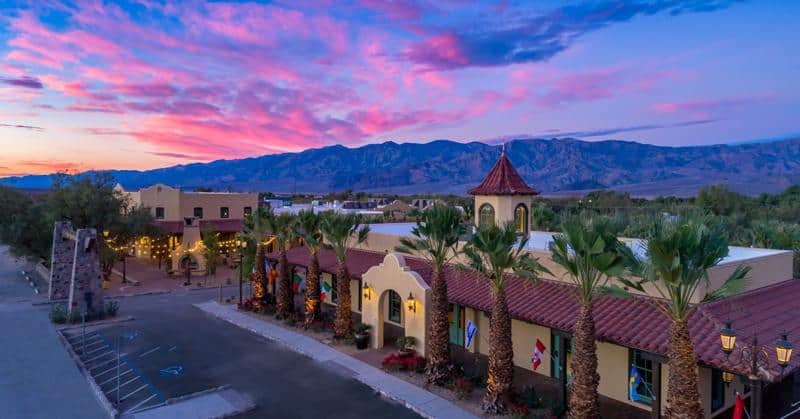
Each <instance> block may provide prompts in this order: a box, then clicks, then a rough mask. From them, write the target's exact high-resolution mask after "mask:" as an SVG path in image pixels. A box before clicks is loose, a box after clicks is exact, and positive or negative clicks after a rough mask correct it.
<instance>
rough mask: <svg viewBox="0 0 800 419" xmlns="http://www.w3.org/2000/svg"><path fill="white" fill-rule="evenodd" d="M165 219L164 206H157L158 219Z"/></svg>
mask: <svg viewBox="0 0 800 419" xmlns="http://www.w3.org/2000/svg"><path fill="white" fill-rule="evenodd" d="M163 219H164V207H156V220H163Z"/></svg>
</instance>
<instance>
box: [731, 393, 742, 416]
mask: <svg viewBox="0 0 800 419" xmlns="http://www.w3.org/2000/svg"><path fill="white" fill-rule="evenodd" d="M733 419H744V401H742V397H741V396H739V393H736V403H735V404H734V405H733Z"/></svg>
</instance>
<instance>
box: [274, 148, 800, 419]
mask: <svg viewBox="0 0 800 419" xmlns="http://www.w3.org/2000/svg"><path fill="white" fill-rule="evenodd" d="M470 192H471V193H472V194H473V195H474V196H475V208H476V210H475V211H476V217H475V220H476V223H478V224H485V223H498V224H499V223H503V222H506V221H509V220H514V221H515V224H516V225H517V226H518V230H519V233H520V234H527V235H528V237H529V241H528V244H527V245H526V250H527V251H528V252H530V253H531V254H533V255H534V256H535V257H537V258H539V260H540V262H541V263H542V264H544V265H545V266H547V267H548V268H549V269H550V270H551V272H552V273H553V275H552V276H549V277H546V278H544V279H543V280H542V281H540V282H539V283H538V284H536V285H532V284H531V283H529V282H527V281H525V280H523V279H522V278H519V277H516V276H515V275H510V277H509V279H508V282H507V286H506V295H507V299H508V306H509V311H510V314H511V316H512V319H513V320H512V339H513V349H514V363H515V365H516V367H517V369H518V372H519V374H517V375H518V376H522V377H526V376H527V377H529V378H530V379H531V381H532V382H536V383H541V382H546V383H551V384H552V385H555V386H558V387H559V388H561V389H562V390H561V391H565V389H566V383H567V382H568V381H569V374H570V373H571V372H570V369H569V363H570V352H571V350H570V346H571V345H570V339H571V336H572V330H573V327H574V323H575V316H576V314H577V312H578V308H579V307H578V302H577V300H576V298H575V294H574V293H575V287H574V285H572V283H571V282H569V280H568V279H567V278H565V272H564V270H563V268H561V267H560V266H559V265H556V264H555V263H554V262H553V261H552V259H551V258H550V253H549V251H548V245H549V243H550V241H552V237H553V234H554V233H549V232H531V231H529V226H530V225H532V223H531V219H530V205H531V201H532V200H533V199H534V197H535V196H536V195H537V192H536V191H535V190H534V189H533V188H531V187H530V186H528V185H527V184H525V182H524V181H523V180H522V178H521V177H520V176H519V174H518V173H517V172H516V170H514V167H513V166H512V164H511V162H510V161H509V159H508V157H507V156H506V154H505V152H503V153H502V154H501V156H500V159H499V160H498V162H497V164H495V166H494V167H493V168H492V170H491V171H490V172H489V174H488V175H487V176H486V179H485V180H484V181H483V182H482V183H481V184H480V185H479V186H477V187H476V188H474V189H472V190H471V191H470ZM413 226H414V224H413V223H403V224H373V225H371V230H372V231H371V232H370V236H369V239H368V242H367V243H365V244H364V245H362V246H360V247H359V248H353V249H350V251H349V253H348V255H347V267H348V270H349V272H350V274H351V284H350V286H351V293H352V298H353V299H352V303H353V311H354V317H355V318H356V319H360V320H361V321H363V322H365V323H367V324H370V325H371V326H372V337H371V339H372V341H371V346H372V347H373V348H381V347H383V346H384V345H392V344H393V342H394V339H396V338H397V337H398V336H403V335H406V336H414V337H415V338H416V339H417V347H416V349H417V351H418V352H420V353H421V354H422V355H426V354H427V351H428V348H427V341H426V331H427V322H428V320H429V313H428V311H427V308H428V300H429V297H430V280H431V268H430V266H428V264H427V262H425V261H424V260H422V259H420V258H417V257H413V256H411V255H403V254H398V253H395V251H394V249H395V246H396V245H397V244H399V239H400V238H401V237H404V236H410V234H411V229H412V228H413ZM622 240H623V241H624V242H626V243H628V244H629V246H631V247H632V248H633V249H634V250H635V251H638V252H641V251H642V249H643V247H642V246H641V244H642V243H641V240H638V239H622ZM463 244H464V243H463V242H462V245H463ZM287 256H288V261H289V263H290V264H291V265H292V268H293V269H294V270H295V272H296V275H295V281H296V282H297V284H296V285H295V289H296V291H297V292H298V293H302V290H303V288H304V287H303V285H302V282H303V278H304V276H305V275H304V272H305V269H306V267H307V266H308V264H309V258H310V254H309V251H308V249H307V248H305V247H297V248H293V249H291V250H290V251H288V255H287ZM318 257H319V265H320V270H321V272H322V282H323V285H322V289H323V303H324V304H323V305H324V307H327V309H331V308H332V307H334V306H335V305H336V300H337V296H336V294H335V290H336V282H337V278H336V272H337V262H336V257H335V255H334V254H333V252H332V251H330V250H326V249H321V250H320V251H319V255H318ZM792 257H793V255H792V252H790V251H783V250H772V249H752V248H741V247H731V248H730V254H729V255H728V257H726V258H725V259H724V260H723V261H722V262H721V263H720V264H719V265H718V266H716V267H714V268H713V269H711V270H710V271H709V283H708V284H707V285H706V284H704V285H702V286H701V289H698V292H697V295H698V298H697V299H696V301H693V303H695V304H696V306H695V309H694V311H693V313H692V315H691V317H690V320H689V328H690V334H691V336H692V339H693V341H694V346H695V351H696V355H697V358H698V371H699V376H700V393H701V402H702V406H703V409H704V412H705V417H709V418H713V417H729V415H730V408H731V407H732V406H733V403H734V400H735V394H736V393H737V392H738V393H740V394H742V395H743V397H744V398H745V400H746V402H747V403H749V402H750V399H751V398H752V397H753V395H754V394H755V395H756V397H760V396H761V394H762V393H761V388H755V389H754V388H752V387H751V386H750V385H749V381H747V380H746V377H747V376H748V375H749V365H748V364H747V363H746V362H745V361H744V360H742V361H740V360H739V359H738V358H737V357H736V356H735V355H734V356H731V357H727V356H726V355H725V353H723V351H722V349H721V344H720V329H722V328H723V327H724V325H725V322H726V321H728V320H730V321H731V322H732V324H733V326H734V328H736V329H737V332H738V339H737V340H736V342H737V346H738V348H739V349H741V348H742V346H741V345H743V344H745V343H747V342H750V340H751V339H752V338H753V336H754V335H756V334H757V335H758V338H759V339H760V341H761V342H764V343H766V347H765V350H766V351H767V353H768V358H769V360H768V361H767V362H766V363H765V364H764V365H762V366H761V367H760V372H761V377H762V381H761V383H762V384H763V385H764V386H767V389H768V390H770V389H771V390H770V391H782V389H785V388H787V386H788V387H791V385H792V382H793V379H792V377H793V374H794V372H795V371H796V370H797V369H798V366H799V365H800V362H798V358H797V356H796V355H795V356H793V357H792V358H791V360H790V363H789V365H788V367H786V368H785V369H782V368H780V367H779V366H778V364H777V363H776V357H775V346H776V343H775V342H776V340H777V338H778V337H779V336H780V334H781V333H784V332H786V333H788V334H789V336H790V339H791V338H792V337H794V338H795V339H800V306H798V304H797V301H799V300H800V281H798V280H796V279H793V278H792ZM268 258H269V259H271V260H273V261H276V260H277V254H275V253H272V254H269V255H268ZM740 265H748V266H750V267H751V268H752V271H751V273H750V282H749V284H748V286H747V288H746V289H745V290H743V292H741V293H740V294H738V295H735V296H732V297H729V298H726V299H722V300H718V301H715V302H710V303H704V302H702V301H700V300H699V298H702V296H703V295H705V293H706V292H707V291H708V290H711V289H715V288H717V287H718V286H719V285H720V283H721V281H722V280H723V279H724V278H725V277H726V276H727V275H728V274H730V272H731V271H732V270H733V269H735V268H736V267H738V266H740ZM444 278H445V280H446V281H447V283H448V298H449V299H450V312H451V315H450V325H451V326H450V342H451V347H452V349H453V353H454V356H456V358H458V359H462V360H466V361H467V362H474V361H472V360H475V359H477V360H478V361H479V362H485V358H486V356H487V354H488V350H489V342H488V340H487V339H488V337H489V316H490V310H491V301H492V297H491V290H490V288H489V285H488V283H487V281H486V279H485V278H482V277H481V275H480V274H479V273H477V272H475V271H461V270H457V269H455V268H454V267H453V266H449V267H447V268H446V269H445V272H444ZM646 291H647V292H645V293H640V294H638V295H635V296H633V297H632V298H628V299H620V298H616V297H611V296H603V297H600V298H599V299H598V300H597V302H596V303H595V306H594V317H595V322H596V331H597V340H598V341H597V356H598V373H599V375H600V385H599V393H600V396H601V404H602V405H603V406H604V409H607V410H606V412H608V411H609V410H608V409H610V411H612V412H616V413H615V414H618V415H619V416H614V417H622V416H625V417H654V418H657V417H660V415H661V414H663V412H664V409H665V407H666V406H665V400H666V394H667V377H668V365H667V359H666V356H667V340H668V335H669V325H670V322H669V320H668V319H667V317H666V316H665V315H664V314H663V313H661V312H660V311H659V309H658V308H657V307H656V304H654V303H656V302H657V301H658V296H657V295H656V293H655V292H649V290H646ZM470 325H472V326H473V328H471V327H469V326H470ZM470 332H472V333H470ZM537 342H538V343H541V344H542V345H543V346H544V347H545V350H544V351H543V355H542V359H541V360H542V362H541V364H539V365H538V367H536V368H534V366H533V364H532V358H533V356H534V348H535V347H536V345H537ZM634 368H635V370H636V371H637V372H638V375H639V376H640V377H641V380H639V381H636V382H635V384H634V385H631V380H630V373H631V371H632V370H633V369H634ZM727 378H731V380H732V382H730V383H728V382H727V380H726V379H727ZM517 382H519V381H517ZM537 385H538V384H537ZM763 405H764V406H765V407H766V408H769V407H770V405H769V403H768V402H765V403H763ZM623 413H624V415H623ZM608 417H611V416H608Z"/></svg>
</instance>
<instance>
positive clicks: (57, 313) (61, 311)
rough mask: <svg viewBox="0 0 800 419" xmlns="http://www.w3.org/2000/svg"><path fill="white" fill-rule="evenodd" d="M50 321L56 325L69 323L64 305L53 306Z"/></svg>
mask: <svg viewBox="0 0 800 419" xmlns="http://www.w3.org/2000/svg"><path fill="white" fill-rule="evenodd" d="M50 321H51V322H53V323H55V324H64V323H66V322H67V309H66V307H64V305H63V304H53V306H52V307H50Z"/></svg>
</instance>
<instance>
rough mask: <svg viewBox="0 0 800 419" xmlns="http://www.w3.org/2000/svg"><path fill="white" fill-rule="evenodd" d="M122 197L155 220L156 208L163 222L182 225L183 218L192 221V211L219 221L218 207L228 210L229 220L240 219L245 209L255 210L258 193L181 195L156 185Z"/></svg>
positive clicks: (171, 189) (170, 188)
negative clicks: (160, 210) (198, 209)
mask: <svg viewBox="0 0 800 419" xmlns="http://www.w3.org/2000/svg"><path fill="white" fill-rule="evenodd" d="M122 193H123V194H124V195H125V196H127V197H128V199H129V200H130V201H131V203H132V204H136V205H143V206H145V207H149V208H151V211H152V213H153V216H155V208H156V207H163V208H164V220H165V221H183V218H184V217H194V208H195V207H202V208H203V219H206V220H218V219H220V207H228V209H229V214H230V217H229V218H231V219H242V218H243V217H244V207H250V208H252V210H253V211H256V210H257V209H258V194H257V193H227V192H182V191H181V190H179V189H176V188H172V187H169V186H166V185H163V184H155V185H153V186H149V187H147V188H142V189H140V190H139V191H131V192H126V191H122Z"/></svg>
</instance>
